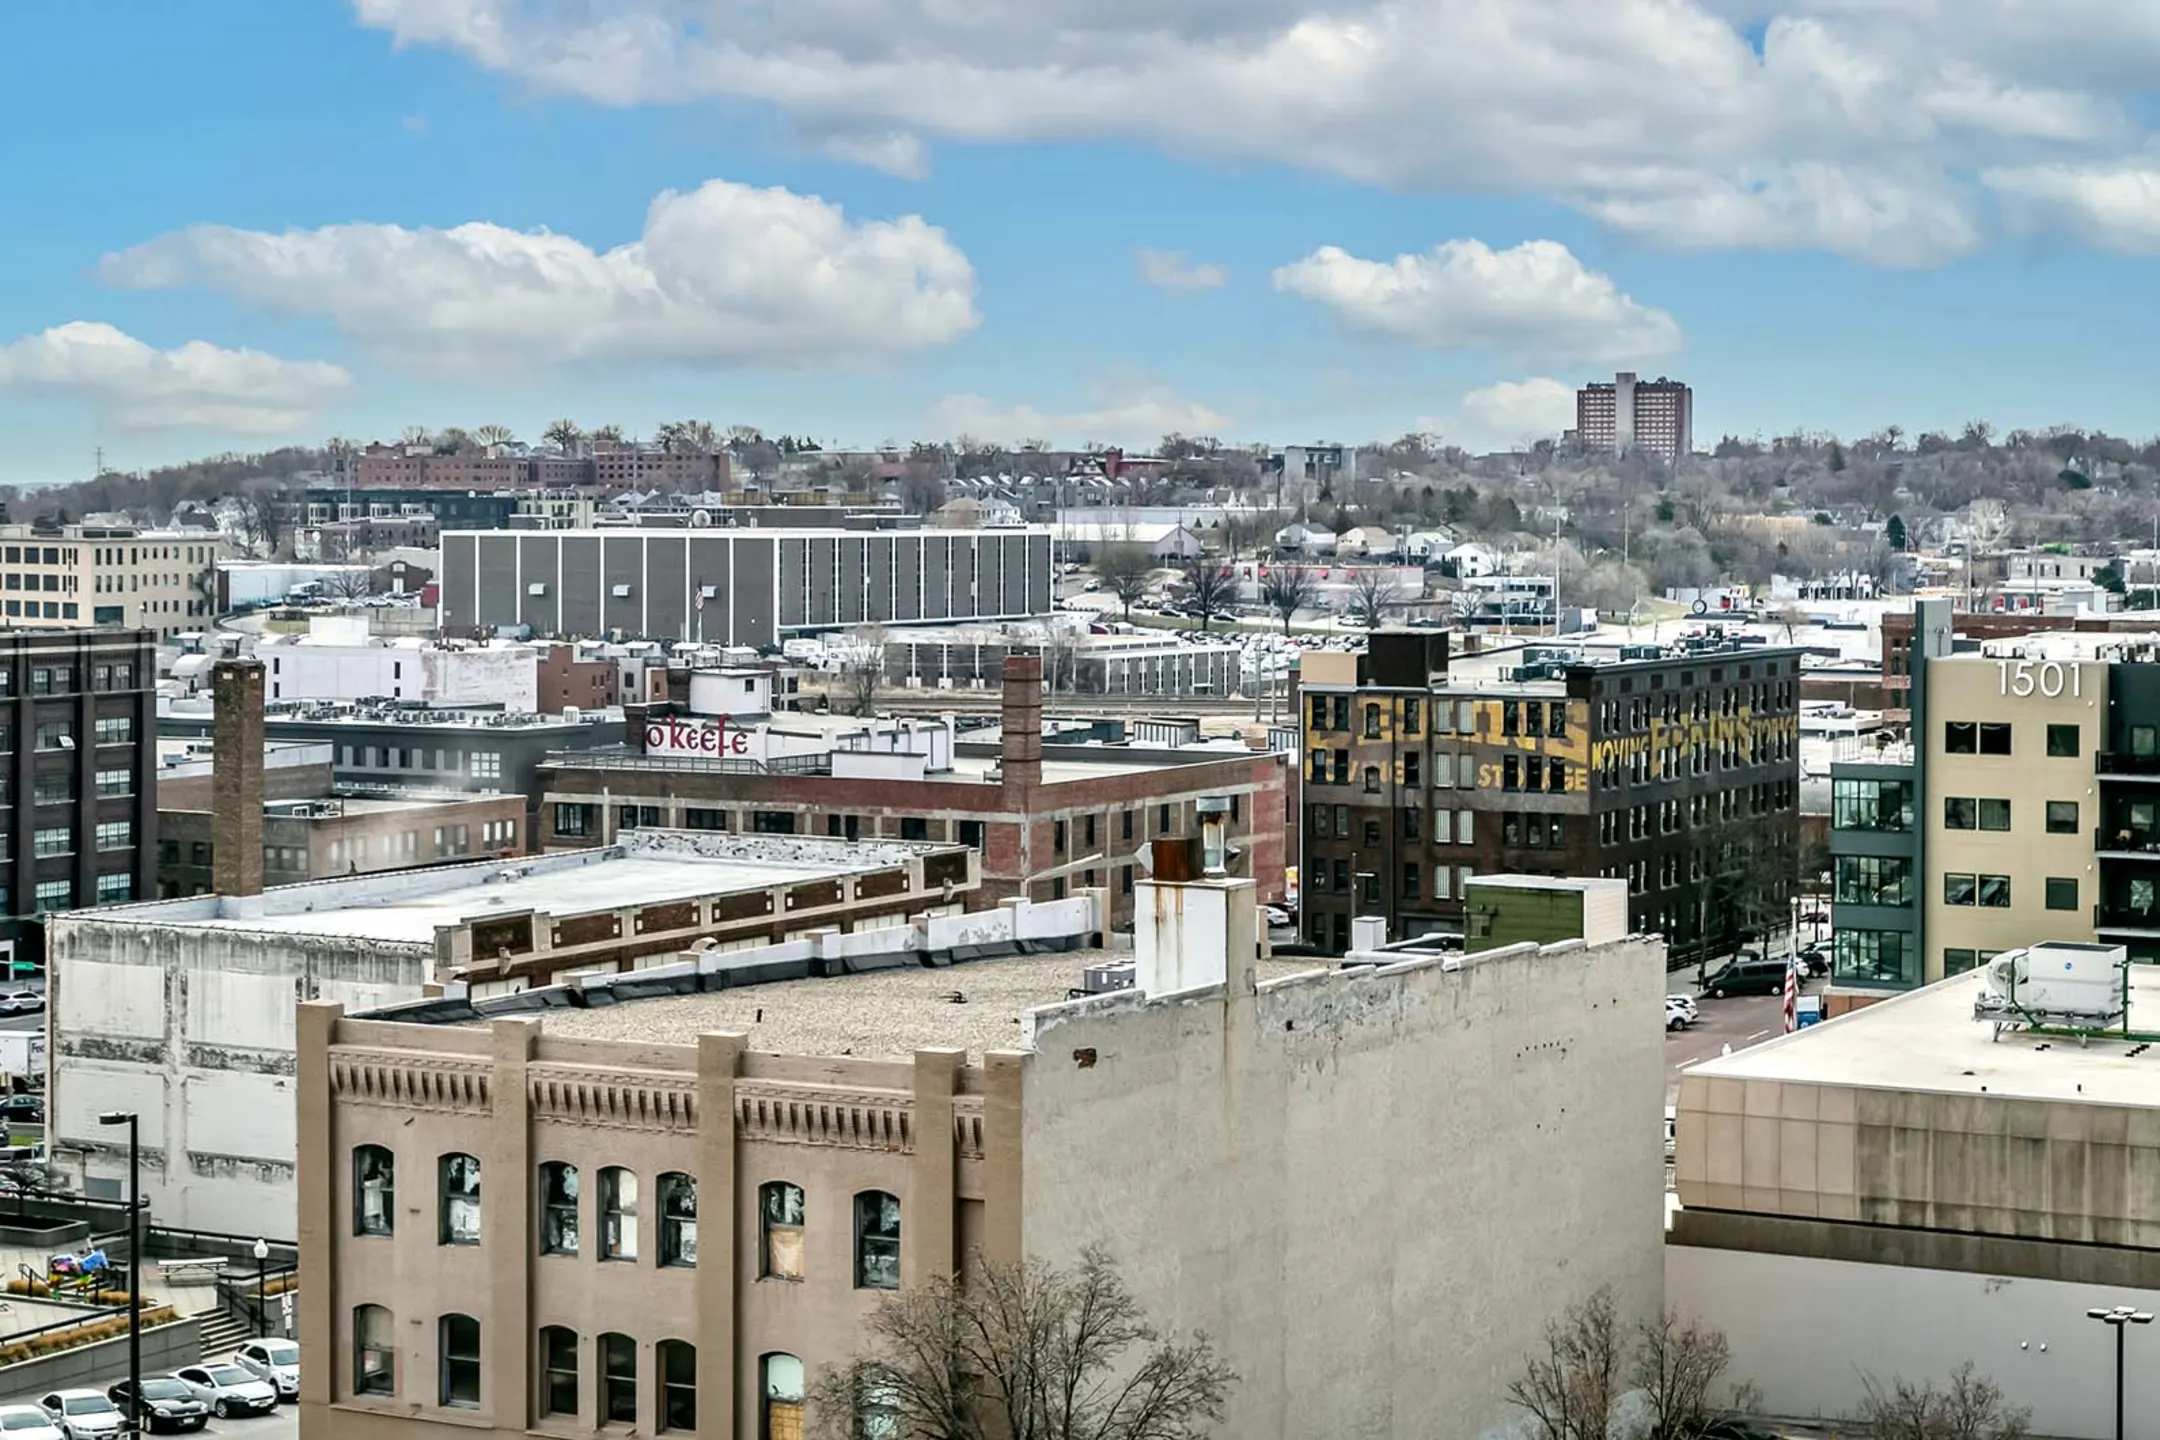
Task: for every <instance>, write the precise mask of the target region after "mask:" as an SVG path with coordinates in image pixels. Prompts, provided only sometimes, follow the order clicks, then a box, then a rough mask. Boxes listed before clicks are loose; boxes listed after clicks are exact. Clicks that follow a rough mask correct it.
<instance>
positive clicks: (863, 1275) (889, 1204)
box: [855, 1190, 900, 1290]
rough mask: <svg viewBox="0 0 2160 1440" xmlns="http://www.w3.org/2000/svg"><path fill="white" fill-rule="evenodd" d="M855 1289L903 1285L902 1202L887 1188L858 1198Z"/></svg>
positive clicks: (882, 1288) (866, 1192)
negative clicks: (889, 1192)
mask: <svg viewBox="0 0 2160 1440" xmlns="http://www.w3.org/2000/svg"><path fill="white" fill-rule="evenodd" d="M855 1288H856V1289H858V1290H897V1289H899V1288H900V1202H899V1200H898V1199H896V1198H895V1197H893V1196H891V1195H888V1194H886V1193H885V1192H884V1191H883V1190H865V1191H863V1192H862V1193H861V1194H859V1195H857V1196H856V1197H855Z"/></svg>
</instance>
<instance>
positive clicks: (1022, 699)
mask: <svg viewBox="0 0 2160 1440" xmlns="http://www.w3.org/2000/svg"><path fill="white" fill-rule="evenodd" d="M1042 673H1043V670H1042V656H1040V655H1007V656H1006V657H1005V669H1004V678H1005V729H1004V738H1003V740H1002V741H1001V742H1000V743H999V747H998V766H999V769H1000V770H1001V771H1002V772H1003V773H1004V777H1005V788H1006V789H1008V790H1033V789H1034V788H1035V787H1036V786H1038V785H1040V784H1041V783H1042V696H1043V692H1042Z"/></svg>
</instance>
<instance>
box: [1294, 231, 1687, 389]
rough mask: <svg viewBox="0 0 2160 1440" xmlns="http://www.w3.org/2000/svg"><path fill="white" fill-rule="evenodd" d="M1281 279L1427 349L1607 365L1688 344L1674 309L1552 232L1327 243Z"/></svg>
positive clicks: (1371, 332)
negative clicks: (1633, 291)
mask: <svg viewBox="0 0 2160 1440" xmlns="http://www.w3.org/2000/svg"><path fill="white" fill-rule="evenodd" d="M1275 288H1276V289H1278V290H1282V291H1286V292H1288V293H1289V294H1292V295H1298V296H1302V297H1303V298H1305V299H1307V300H1312V301H1316V302H1318V303H1319V304H1321V305H1324V306H1326V307H1327V309H1328V310H1329V311H1330V312H1332V313H1333V314H1334V316H1335V318H1336V320H1337V321H1339V322H1340V323H1341V324H1342V326H1343V328H1344V329H1346V330H1348V331H1350V332H1352V333H1353V334H1359V335H1367V336H1372V337H1376V338H1381V339H1388V340H1398V341H1402V342H1405V343H1407V344H1411V345H1418V346H1422V347H1425V348H1428V349H1445V350H1465V349H1492V350H1497V351H1500V352H1502V353H1504V354H1508V355H1519V356H1525V357H1531V358H1537V359H1553V360H1576V361H1584V362H1590V363H1597V364H1605V363H1615V362H1618V363H1625V362H1629V361H1639V360H1649V359H1653V358H1655V357H1658V356H1661V355H1667V354H1670V353H1671V352H1672V351H1674V350H1676V349H1678V348H1679V346H1680V327H1679V325H1678V324H1677V323H1676V322H1675V321H1674V320H1673V318H1672V316H1670V315H1668V314H1666V313H1665V312H1664V311H1662V310H1654V309H1651V308H1650V307H1648V306H1645V305H1640V304H1637V303H1636V302H1635V301H1634V300H1633V299H1632V298H1630V297H1629V296H1627V295H1624V294H1622V293H1621V291H1620V288H1619V287H1618V286H1617V285H1615V284H1613V282H1612V279H1611V277H1609V276H1606V275H1601V274H1599V273H1598V272H1596V271H1594V270H1591V269H1588V268H1586V267H1585V266H1584V265H1583V263H1582V262H1581V261H1580V260H1578V259H1576V258H1575V255H1574V253H1573V252H1572V251H1570V250H1569V249H1568V248H1567V247H1566V246H1565V245H1562V244H1560V243H1558V242H1557V241H1552V240H1526V241H1524V242H1523V243H1522V244H1520V245H1517V246H1515V247H1514V248H1512V249H1508V250H1497V251H1496V250H1494V249H1492V248H1491V247H1490V246H1488V245H1486V244H1484V243H1483V242H1482V241H1478V240H1449V241H1447V242H1445V243H1443V244H1440V245H1437V246H1435V247H1433V249H1432V250H1431V251H1429V252H1427V253H1424V254H1419V255H1398V256H1396V257H1395V258H1394V259H1393V260H1366V259H1361V258H1360V257H1358V256H1355V255H1352V254H1351V253H1349V252H1348V251H1347V250H1343V249H1341V248H1340V247H1338V246H1334V245H1326V246H1322V247H1321V248H1320V249H1318V250H1315V251H1314V252H1313V253H1312V254H1310V255H1308V256H1306V257H1305V258H1304V259H1302V260H1299V261H1297V262H1295V263H1293V264H1289V265H1285V266H1282V267H1281V268H1280V269H1278V270H1276V272H1275Z"/></svg>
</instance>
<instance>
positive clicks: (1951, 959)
mask: <svg viewBox="0 0 2160 1440" xmlns="http://www.w3.org/2000/svg"><path fill="white" fill-rule="evenodd" d="M1979 960H1980V952H1979V951H1977V950H1966V949H1956V948H1953V949H1946V950H1944V951H1943V974H1944V975H1945V976H1950V975H1963V974H1964V973H1965V972H1966V971H1968V970H1970V969H1972V968H1973V966H1974V965H1976V964H1978V963H1979Z"/></svg>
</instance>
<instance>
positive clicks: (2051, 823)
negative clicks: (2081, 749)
mask: <svg viewBox="0 0 2160 1440" xmlns="http://www.w3.org/2000/svg"><path fill="white" fill-rule="evenodd" d="M2072 728H2073V729H2074V728H2076V727H2074V726H2073V727H2072ZM2077 812H2078V802H2077V801H2075V800H2050V801H2048V802H2047V833H2048V834H2050V835H2075V834H2077V828H2078V816H2077Z"/></svg>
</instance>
